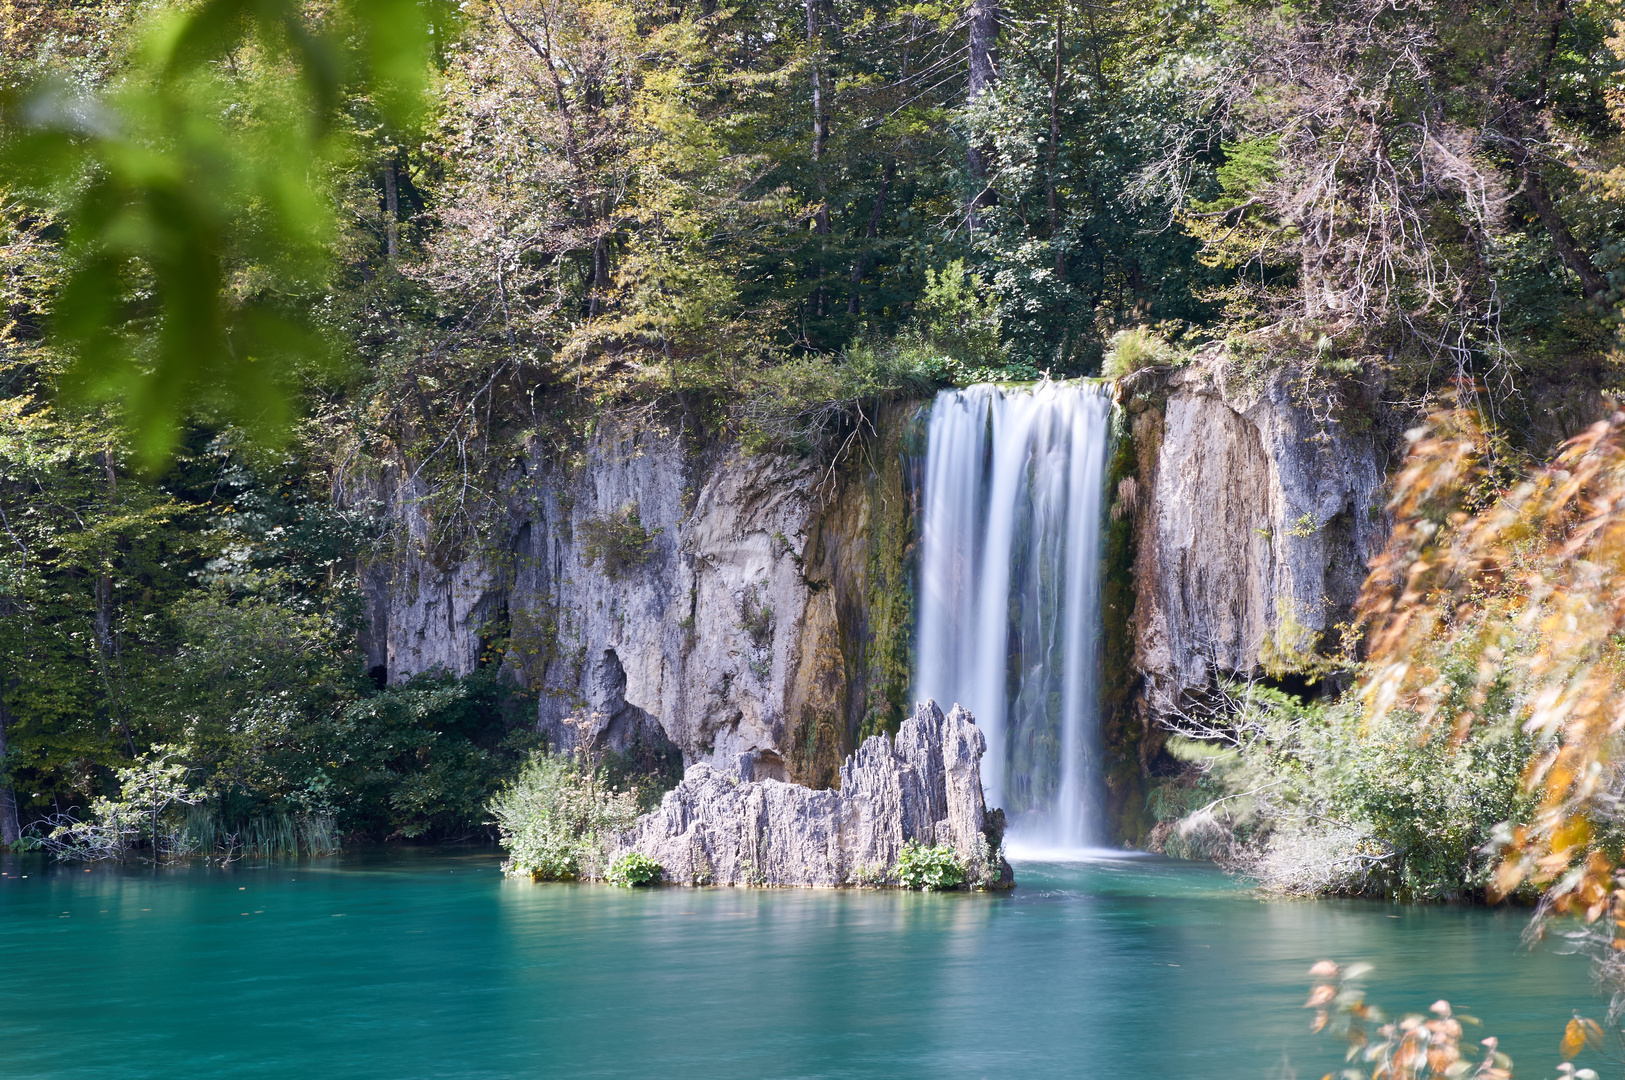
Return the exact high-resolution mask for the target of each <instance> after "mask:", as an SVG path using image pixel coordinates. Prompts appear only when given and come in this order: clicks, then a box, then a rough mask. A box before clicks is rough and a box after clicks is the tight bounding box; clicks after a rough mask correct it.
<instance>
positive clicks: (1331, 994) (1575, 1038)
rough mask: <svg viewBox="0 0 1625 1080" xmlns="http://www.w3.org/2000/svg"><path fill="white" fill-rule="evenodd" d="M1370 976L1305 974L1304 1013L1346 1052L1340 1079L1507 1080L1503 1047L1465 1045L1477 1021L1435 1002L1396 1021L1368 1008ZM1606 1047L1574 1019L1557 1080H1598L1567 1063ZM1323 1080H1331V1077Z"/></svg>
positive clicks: (1487, 1040)
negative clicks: (1310, 982)
mask: <svg viewBox="0 0 1625 1080" xmlns="http://www.w3.org/2000/svg"><path fill="white" fill-rule="evenodd" d="M1370 970H1371V969H1370V967H1369V966H1368V965H1366V964H1350V965H1349V966H1348V967H1346V968H1345V967H1342V966H1340V965H1338V964H1335V963H1333V962H1332V961H1330V960H1322V961H1320V962H1319V963H1318V964H1316V965H1315V966H1314V967H1312V968H1310V969H1309V975H1310V977H1311V978H1312V979H1314V980H1315V982H1314V986H1313V988H1312V989H1311V990H1310V991H1309V1000H1308V1001H1306V1002H1305V1003H1304V1008H1306V1009H1314V1010H1315V1019H1314V1023H1313V1024H1312V1025H1311V1030H1313V1031H1316V1032H1319V1031H1327V1030H1329V1031H1331V1032H1332V1033H1334V1034H1336V1035H1338V1036H1340V1037H1341V1038H1342V1039H1343V1041H1344V1042H1345V1043H1346V1044H1347V1047H1348V1049H1347V1052H1346V1054H1345V1060H1346V1061H1348V1062H1349V1064H1350V1068H1348V1069H1345V1070H1343V1071H1342V1072H1341V1073H1340V1074H1339V1075H1341V1076H1342V1077H1343V1078H1345V1080H1354V1078H1356V1077H1358V1078H1359V1080H1442V1078H1445V1077H1448V1078H1450V1080H1512V1059H1511V1058H1509V1057H1508V1056H1507V1055H1506V1054H1505V1053H1503V1052H1502V1051H1501V1049H1500V1041H1499V1040H1498V1039H1496V1038H1495V1037H1494V1036H1486V1037H1484V1038H1483V1039H1480V1040H1478V1041H1477V1042H1473V1041H1470V1040H1466V1039H1465V1038H1464V1027H1463V1025H1472V1026H1477V1024H1478V1020H1477V1019H1476V1018H1474V1017H1471V1016H1464V1015H1461V1014H1459V1013H1457V1012H1455V1011H1454V1010H1453V1009H1452V1008H1451V1006H1450V1003H1449V1002H1448V1001H1444V1000H1440V1001H1435V1002H1434V1003H1433V1004H1432V1005H1430V1006H1429V1007H1428V1011H1427V1013H1426V1014H1423V1013H1411V1014H1410V1015H1407V1016H1402V1017H1400V1018H1399V1019H1397V1020H1390V1019H1388V1018H1387V1017H1386V1016H1384V1015H1383V1014H1382V1011H1381V1010H1380V1009H1378V1008H1377V1007H1376V1006H1374V1005H1371V1004H1368V1003H1367V1002H1366V1000H1365V993H1364V991H1363V989H1362V988H1361V986H1360V979H1361V978H1362V977H1363V976H1364V975H1365V974H1366V973H1367V972H1369V971H1370ZM1603 1041H1604V1036H1603V1029H1602V1025H1600V1024H1598V1023H1597V1022H1596V1021H1595V1020H1588V1019H1586V1018H1585V1017H1583V1016H1580V1015H1578V1014H1576V1015H1575V1017H1574V1019H1572V1020H1570V1021H1569V1023H1568V1026H1567V1027H1566V1028H1565V1029H1564V1031H1563V1039H1562V1043H1561V1045H1560V1047H1559V1051H1560V1052H1561V1054H1562V1057H1563V1063H1562V1064H1561V1065H1559V1066H1558V1073H1559V1075H1560V1076H1564V1077H1570V1078H1572V1080H1596V1078H1597V1074H1596V1072H1594V1071H1593V1070H1591V1069H1576V1068H1575V1067H1574V1066H1573V1065H1571V1064H1569V1062H1570V1061H1571V1060H1572V1059H1573V1058H1574V1056H1575V1055H1576V1054H1578V1053H1579V1052H1580V1051H1582V1050H1584V1049H1586V1048H1587V1047H1592V1048H1597V1047H1601V1046H1602V1045H1603ZM1367 1066H1369V1068H1370V1072H1366V1071H1365V1067H1367ZM1325 1080H1332V1074H1330V1073H1328V1074H1327V1075H1326V1077H1325Z"/></svg>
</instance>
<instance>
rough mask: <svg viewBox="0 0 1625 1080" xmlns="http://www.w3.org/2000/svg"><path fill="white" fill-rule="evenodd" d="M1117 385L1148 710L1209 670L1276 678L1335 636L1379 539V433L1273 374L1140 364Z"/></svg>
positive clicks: (1382, 529)
mask: <svg viewBox="0 0 1625 1080" xmlns="http://www.w3.org/2000/svg"><path fill="white" fill-rule="evenodd" d="M1121 397H1122V399H1123V401H1124V403H1125V407H1126V409H1127V411H1128V412H1129V414H1130V428H1131V431H1132V437H1133V440H1134V452H1135V457H1136V466H1137V467H1136V468H1135V470H1134V472H1135V476H1134V477H1133V478H1132V479H1131V480H1128V481H1127V484H1128V485H1129V491H1128V493H1129V494H1130V495H1131V496H1132V497H1131V498H1129V499H1127V500H1125V502H1127V503H1132V504H1133V505H1132V507H1126V508H1128V509H1132V511H1133V513H1134V514H1135V533H1136V537H1135V539H1136V545H1135V548H1136V551H1135V556H1134V568H1133V572H1134V582H1135V597H1134V618H1133V622H1134V637H1133V643H1134V644H1133V648H1134V656H1133V667H1134V669H1135V670H1136V671H1138V672H1139V673H1140V674H1141V675H1142V676H1143V677H1144V680H1145V684H1144V695H1145V700H1146V701H1147V703H1148V704H1149V705H1150V706H1151V707H1152V709H1153V710H1154V711H1160V710H1164V709H1168V708H1172V707H1173V706H1174V705H1175V704H1176V703H1177V702H1178V700H1179V698H1180V696H1181V695H1182V694H1184V693H1186V692H1187V691H1190V690H1193V689H1198V688H1201V687H1204V686H1206V685H1207V684H1208V683H1209V680H1210V679H1211V677H1212V675H1213V673H1214V672H1221V673H1243V674H1247V673H1253V672H1260V671H1261V672H1265V673H1267V674H1271V675H1277V676H1279V675H1284V674H1287V673H1290V672H1293V671H1295V670H1297V669H1299V668H1300V667H1301V666H1302V665H1303V664H1304V663H1305V662H1306V661H1308V659H1309V657H1310V655H1311V653H1312V652H1313V650H1315V649H1316V648H1329V647H1332V646H1334V645H1335V644H1336V642H1337V639H1338V637H1339V635H1340V629H1339V624H1340V623H1344V622H1346V620H1347V619H1348V617H1349V611H1350V607H1351V605H1352V604H1353V602H1354V599H1355V597H1356V595H1357V594H1358V592H1359V588H1360V584H1361V582H1362V581H1364V579H1365V574H1366V563H1367V560H1368V559H1370V558H1371V556H1373V555H1374V554H1376V552H1377V551H1378V549H1379V548H1380V547H1381V545H1382V543H1383V540H1384V538H1385V536H1386V530H1387V522H1386V519H1385V517H1384V514H1383V497H1384V496H1383V491H1382V488H1383V483H1384V479H1385V475H1386V471H1387V465H1388V459H1389V449H1388V445H1387V442H1386V441H1385V439H1384V438H1383V437H1382V436H1381V435H1380V434H1379V433H1378V431H1377V430H1376V429H1375V428H1374V427H1373V425H1371V424H1370V423H1364V424H1358V425H1357V424H1353V423H1348V422H1345V421H1342V420H1330V419H1327V418H1324V417H1317V416H1316V415H1314V414H1313V413H1312V412H1311V411H1310V410H1309V409H1308V408H1306V407H1305V406H1304V405H1303V404H1302V403H1301V402H1300V400H1298V396H1297V395H1296V394H1295V393H1294V387H1293V386H1292V384H1291V382H1290V379H1289V377H1288V375H1287V374H1286V373H1284V372H1282V371H1275V372H1273V373H1270V374H1267V375H1261V376H1256V377H1254V378H1252V379H1243V378H1240V377H1237V376H1234V375H1231V376H1230V377H1228V378H1227V377H1226V374H1225V373H1224V371H1223V369H1222V368H1217V367H1215V366H1204V365H1201V364H1196V365H1192V366H1190V367H1186V368H1180V369H1175V370H1173V371H1171V372H1169V371H1162V372H1155V371H1147V372H1141V373H1139V374H1138V375H1136V376H1134V377H1132V378H1131V379H1129V380H1126V381H1125V384H1124V386H1123V388H1122V394H1121ZM1123 494H1124V491H1123V488H1122V487H1121V486H1120V488H1119V498H1121V497H1122V495H1123Z"/></svg>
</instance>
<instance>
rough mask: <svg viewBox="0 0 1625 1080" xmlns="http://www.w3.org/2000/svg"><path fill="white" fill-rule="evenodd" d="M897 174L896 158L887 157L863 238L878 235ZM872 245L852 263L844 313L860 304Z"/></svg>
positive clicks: (852, 310) (871, 262) (871, 238)
mask: <svg viewBox="0 0 1625 1080" xmlns="http://www.w3.org/2000/svg"><path fill="white" fill-rule="evenodd" d="M895 175H897V159H896V158H887V159H886V167H885V168H884V169H882V170H881V173H880V190H879V191H877V192H876V193H875V208H874V209H873V210H872V211H870V212H869V228H868V229H866V230H865V231H864V234H863V236H864V239H866V240H873V239H874V238H875V237H876V236H879V235H880V218H881V215H882V214H884V213H885V212H886V193H887V192H888V191H890V190H891V182H892V177H893V176H895ZM874 261H875V256H874V245H873V244H870V245H869V246H868V247H867V248H865V250H864V252H863V254H862V255H860V256H858V259H857V261H856V262H854V263H853V264H852V295H851V296H849V297H848V298H847V301H846V313H847V314H848V315H856V314H858V312H859V309H860V307H861V305H860V304H859V303H858V288H859V286H861V285H862V284H863V275H864V274H867V273H868V272H869V267H870V266H872V265H873V264H874Z"/></svg>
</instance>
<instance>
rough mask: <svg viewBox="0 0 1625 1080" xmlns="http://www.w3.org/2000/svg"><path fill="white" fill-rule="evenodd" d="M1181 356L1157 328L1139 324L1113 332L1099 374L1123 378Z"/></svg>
mask: <svg viewBox="0 0 1625 1080" xmlns="http://www.w3.org/2000/svg"><path fill="white" fill-rule="evenodd" d="M1178 355H1179V354H1178V352H1177V350H1175V349H1174V347H1173V346H1172V345H1170V344H1168V342H1166V341H1164V340H1163V339H1162V338H1161V337H1160V336H1159V335H1158V334H1157V333H1156V332H1155V331H1153V330H1151V329H1148V328H1147V327H1144V326H1136V327H1133V328H1132V329H1129V330H1119V331H1118V332H1117V333H1115V334H1113V335H1112V339H1111V344H1110V345H1109V346H1108V347H1107V349H1106V358H1105V360H1104V361H1103V362H1102V364H1101V368H1100V373H1101V375H1103V376H1105V377H1106V378H1108V379H1120V378H1122V377H1123V376H1124V375H1132V374H1133V373H1134V372H1136V371H1139V370H1140V369H1141V368H1146V367H1154V366H1156V365H1157V364H1168V363H1172V362H1173V361H1174V360H1175V358H1177V357H1178Z"/></svg>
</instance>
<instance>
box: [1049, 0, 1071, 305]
mask: <svg viewBox="0 0 1625 1080" xmlns="http://www.w3.org/2000/svg"><path fill="white" fill-rule="evenodd" d="M1065 18H1066V0H1061V3H1060V4H1059V5H1058V6H1057V7H1056V11H1055V75H1054V78H1053V79H1051V80H1050V84H1049V155H1048V156H1049V161H1048V168H1047V170H1046V172H1045V174H1044V196H1045V199H1046V200H1047V202H1048V209H1049V242H1050V247H1051V248H1053V249H1054V255H1055V279H1056V281H1057V282H1062V283H1064V282H1065V281H1066V252H1065V251H1063V250H1062V248H1061V240H1060V237H1061V202H1060V198H1059V197H1058V196H1057V195H1056V192H1055V170H1056V168H1057V167H1058V163H1059V159H1060V152H1061V34H1062V31H1063V28H1064V25H1065V24H1064V20H1065Z"/></svg>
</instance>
